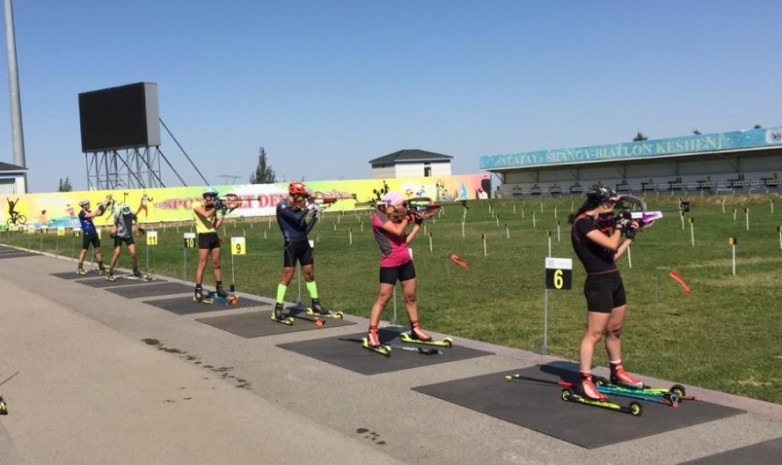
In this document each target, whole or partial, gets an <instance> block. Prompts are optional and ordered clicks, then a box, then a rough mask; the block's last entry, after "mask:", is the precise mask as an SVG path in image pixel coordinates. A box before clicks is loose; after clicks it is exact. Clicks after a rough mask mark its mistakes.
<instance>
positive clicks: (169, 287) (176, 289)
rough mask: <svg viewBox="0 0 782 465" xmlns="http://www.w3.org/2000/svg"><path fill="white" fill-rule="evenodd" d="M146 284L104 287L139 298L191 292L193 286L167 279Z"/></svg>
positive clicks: (124, 295)
mask: <svg viewBox="0 0 782 465" xmlns="http://www.w3.org/2000/svg"><path fill="white" fill-rule="evenodd" d="M130 282H133V281H130V280H125V281H124V284H128V283H130ZM147 284H148V285H146V286H121V287H112V288H109V289H106V290H107V291H109V292H111V293H113V294H117V295H120V296H122V297H127V298H129V299H140V298H144V297H153V296H161V295H174V294H186V293H192V292H193V286H188V285H187V284H182V283H171V282H167V281H157V282H155V281H152V282H149V283H147Z"/></svg>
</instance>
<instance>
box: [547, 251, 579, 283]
mask: <svg viewBox="0 0 782 465" xmlns="http://www.w3.org/2000/svg"><path fill="white" fill-rule="evenodd" d="M572 287H573V260H572V259H570V258H552V257H546V289H555V290H558V291H559V290H569V289H571V288H572Z"/></svg>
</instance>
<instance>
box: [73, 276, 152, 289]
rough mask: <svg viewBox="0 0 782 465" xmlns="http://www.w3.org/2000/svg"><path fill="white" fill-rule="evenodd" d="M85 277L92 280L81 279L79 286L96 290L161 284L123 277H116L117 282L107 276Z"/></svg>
mask: <svg viewBox="0 0 782 465" xmlns="http://www.w3.org/2000/svg"><path fill="white" fill-rule="evenodd" d="M84 277H90V278H92V279H80V280H78V281H76V282H77V283H79V284H84V285H85V286H90V287H94V288H106V287H117V286H137V287H138V286H142V287H143V286H149V285H151V284H153V283H156V282H158V283H159V282H161V280H160V279H155V278H153V279H151V280H149V281H142V280H140V279H124V276H123V275H116V277H117V280H116V281H109V280H107V279H106V276H105V275H85V276H84Z"/></svg>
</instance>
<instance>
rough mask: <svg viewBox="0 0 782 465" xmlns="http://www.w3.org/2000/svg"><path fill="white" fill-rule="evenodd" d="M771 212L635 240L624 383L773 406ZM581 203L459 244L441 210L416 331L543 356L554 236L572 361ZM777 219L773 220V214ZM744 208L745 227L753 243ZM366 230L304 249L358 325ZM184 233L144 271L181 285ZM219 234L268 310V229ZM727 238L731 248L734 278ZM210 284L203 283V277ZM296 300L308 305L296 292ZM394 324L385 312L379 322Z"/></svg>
mask: <svg viewBox="0 0 782 465" xmlns="http://www.w3.org/2000/svg"><path fill="white" fill-rule="evenodd" d="M780 199H782V197H780V196H778V195H773V196H769V195H758V196H752V197H748V196H738V195H737V196H727V197H719V196H714V197H700V196H692V197H689V198H687V200H690V202H691V208H692V210H691V212H690V213H689V214H688V217H692V218H693V219H694V223H693V227H694V231H695V246H694V247H693V245H692V244H691V236H690V223H689V222H687V221H685V222H684V227H682V222H681V220H680V217H679V215H678V213H676V212H675V211H672V212H667V213H666V216H665V218H663V219H662V220H659V221H658V222H657V224H656V225H655V226H654V227H653V228H652V229H650V230H649V231H645V232H643V233H641V234H640V235H639V238H638V240H637V243H636V244H634V245H633V247H632V248H631V258H632V267H630V266H629V263H628V260H627V257H625V258H623V259H622V260H621V262H620V268H621V271H622V276H623V279H624V281H625V287H626V289H627V293H628V301H629V303H628V309H629V310H628V311H629V313H628V318H627V321H626V326H625V331H624V334H623V341H624V345H623V349H624V359H625V361H626V365H627V367H628V368H629V369H630V370H632V371H633V372H636V373H640V374H644V375H650V376H654V377H659V378H663V379H670V380H674V381H676V382H678V383H684V384H691V385H697V386H701V387H705V388H710V389H716V390H720V391H725V392H730V393H734V394H738V395H743V396H748V397H753V398H756V399H762V400H766V401H771V402H776V403H782V344H780V340H782V322H781V321H782V319H781V318H780V316H781V315H780V312H782V305H781V304H780V302H782V277H780V276H782V273H780V270H782V250H780V239H779V233H778V231H777V228H778V227H779V226H781V225H782V202H780ZM580 201H581V199H580V198H575V199H571V198H569V197H563V198H557V199H548V198H547V199H543V200H540V199H524V200H509V199H508V200H491V201H473V202H470V203H469V210H467V213H466V222H465V228H464V230H465V235H464V237H462V225H461V220H462V215H463V211H464V210H463V209H462V207H460V206H447V207H446V208H445V209H444V212H443V213H442V214H441V215H440V216H439V217H438V218H436V220H435V221H429V222H427V234H426V235H424V234H420V235H419V237H418V238H417V239H416V241H415V242H414V243H413V249H414V256H415V265H416V271H417V273H418V277H419V280H418V281H419V295H418V298H419V309H420V312H421V321H422V323H423V325H424V327H426V328H429V329H432V330H436V331H438V332H443V333H446V334H451V335H454V336H456V337H464V338H470V339H476V340H480V341H486V342H491V343H495V344H500V345H504V346H509V347H516V348H520V349H524V350H529V351H537V349H538V347H539V346H540V345H541V344H542V342H543V305H544V302H543V300H544V298H543V296H544V289H543V286H544V258H545V256H546V255H547V254H548V247H549V245H548V235H547V232H548V231H551V249H552V256H554V257H571V258H574V270H573V289H572V290H570V291H550V292H549V307H548V309H549V335H548V350H549V353H550V354H552V355H556V356H561V357H564V358H567V359H571V360H575V359H577V356H578V354H577V347H578V343H579V341H580V338H581V336H582V332H583V330H584V321H585V299H584V297H583V293H582V286H583V281H584V272H583V269H582V268H581V265H580V264H579V262H578V261H577V260H576V259H575V255H574V253H573V250H572V247H571V245H570V239H569V232H570V230H569V226H568V224H567V218H566V217H567V215H568V214H569V213H570V212H571V208H578V206H579V204H580ZM646 202H647V203H648V205H649V209H650V210H656V209H665V210H674V209H676V207H677V205H678V197H671V196H668V195H660V196H659V197H654V196H651V197H648V198H646ZM723 202H724V209H725V212H724V213H723ZM772 202H773V203H776V205H773V203H772ZM772 205H773V206H774V207H776V209H777V211H776V212H774V213H772ZM555 207H556V211H557V218H555V217H554V210H555ZM514 208H515V212H514ZM745 208H748V209H749V214H750V229H749V231H747V229H746V222H745V215H744V209H745ZM734 209H736V211H737V213H736V220H735V221H734V217H733V210H734ZM533 212H534V217H535V222H536V224H535V227H533V219H532V218H533ZM497 216H498V217H499V221H498V220H497ZM370 218H371V217H370V212H366V211H365V212H345V213H344V214H341V213H340V212H328V213H327V214H326V215H325V217H324V219H323V220H322V221H321V223H320V224H319V225H318V226H316V228H315V230H314V231H313V233H312V234H311V235H310V238H311V239H313V240H315V241H316V245H315V250H316V253H315V255H316V278H317V283H318V288H319V291H320V294H321V298H322V299H323V301H324V303H325V304H326V306H327V307H330V308H332V309H334V310H342V311H345V312H346V313H349V314H352V315H359V316H364V317H366V316H368V315H369V309H370V307H371V305H372V303H373V302H374V299H375V297H376V293H377V281H378V278H377V276H378V259H379V252H378V248H377V245H376V243H375V241H374V239H373V237H372V231H371V223H370ZM558 221H559V223H560V232H559V235H560V237H561V241H560V240H558V234H557V222H558ZM498 223H499V226H498ZM362 224H363V230H362ZM506 225H507V229H508V232H509V235H510V239H508V238H506ZM188 230H189V227H188V226H184V227H179V228H178V229H177V228H175V227H172V226H167V227H165V228H164V227H162V226H159V227H158V233H159V245H158V246H155V247H150V249H149V256H150V271H152V272H153V273H156V274H162V275H167V276H172V277H175V278H180V279H181V278H182V277H183V238H182V235H183V233H184V232H186V231H188ZM349 231H352V244H351V243H350V241H349ZM224 233H225V234H227V235H229V236H242V235H243V236H246V238H247V239H246V240H247V255H245V256H236V257H234V270H235V276H236V286H237V289H238V290H240V291H243V292H249V293H253V294H258V295H264V296H274V295H275V294H276V286H277V282H278V280H279V277H280V273H281V267H282V247H281V245H282V239H281V236H280V233H279V230H278V229H277V226H276V224H275V223H273V222H272V223H271V224H270V223H269V219H268V218H260V219H256V220H255V221H254V222H247V221H243V222H242V221H237V222H236V223H233V222H232V221H229V222H228V224H227V225H226V226H225V228H224ZM422 233H423V231H422ZM428 233H431V238H432V251H431V252H430V250H429V236H428ZM482 235H485V236H486V255H484V248H483V241H482V239H481V238H482ZM104 237H107V236H106V235H104ZM729 237H736V238H737V239H738V244H737V247H736V262H737V265H736V275H735V276H734V275H733V272H732V258H731V255H732V254H731V252H732V249H731V247H730V246H729V245H728V238H729ZM0 239H1V240H2V241H3V242H7V243H12V244H15V245H19V246H23V247H29V248H31V249H33V250H38V249H43V250H47V251H55V249H57V250H58V251H59V253H60V254H63V255H66V256H74V253H77V252H78V248H79V246H80V243H79V239H76V240H74V239H73V238H72V237H71V236H65V237H59V238H58V237H57V236H56V235H55V234H54V233H50V234H49V235H45V236H41V235H40V234H36V235H30V234H27V233H10V234H9V233H7V232H3V233H0ZM139 242H141V243H140V244H139V258H140V263H141V267H142V269H143V268H145V264H146V256H147V247H146V245H145V244H143V242H144V241H143V239H141V240H140V241H139ZM74 243H75V246H74ZM223 250H224V256H223V270H224V280H225V281H226V282H230V281H231V275H232V273H231V256H230V255H229V254H228V247H227V245H226V246H224V249H223ZM452 252H455V253H457V254H458V255H459V256H460V257H461V258H462V259H463V260H464V261H466V262H467V263H469V264H470V269H469V270H464V269H462V268H461V267H459V266H457V265H456V264H454V263H453V262H452V261H451V260H450V258H449V255H450V253H452ZM187 256H188V278H187V279H188V280H192V275H193V266H194V264H195V251H194V250H192V249H191V250H188V251H187ZM128 262H129V260H128V257H127V252H123V256H122V259H121V262H120V266H122V267H127V266H128V265H129V263H128ZM671 270H677V271H679V273H680V274H681V275H682V277H683V278H684V279H685V280H686V281H687V283H688V284H689V285H690V287H691V288H692V294H691V295H689V296H688V295H685V294H684V293H683V292H682V289H681V287H680V286H679V284H678V283H677V282H675V281H674V280H673V279H671V278H670V277H669V276H668V273H669V272H670V271H671ZM206 276H208V277H209V278H211V273H210V272H209V269H207V275H206ZM209 281H210V280H209V279H207V280H206V283H207V284H209ZM302 293H303V294H304V295H305V296H306V289H305V288H304V286H303V285H302ZM296 294H297V286H296V281H295V280H294V282H293V283H292V285H291V287H290V289H289V290H288V295H287V299H288V300H294V299H295V298H296ZM397 312H398V314H399V319H400V323H402V324H406V317H405V315H404V306H403V302H402V299H401V295H400V296H398V300H397ZM391 316H392V307H391V305H390V304H389V306H388V308H387V309H386V312H385V315H384V319H390V318H391ZM595 363H596V364H598V365H601V366H606V365H607V360H606V357H605V353H604V351H603V350H602V349H601V350H598V351H596V358H595Z"/></svg>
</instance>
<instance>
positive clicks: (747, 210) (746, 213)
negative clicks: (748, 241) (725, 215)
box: [744, 208, 749, 231]
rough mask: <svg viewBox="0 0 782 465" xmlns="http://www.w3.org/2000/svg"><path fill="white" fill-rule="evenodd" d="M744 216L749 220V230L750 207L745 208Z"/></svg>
mask: <svg viewBox="0 0 782 465" xmlns="http://www.w3.org/2000/svg"><path fill="white" fill-rule="evenodd" d="M744 217H745V218H746V220H747V231H749V208H745V209H744Z"/></svg>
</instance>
